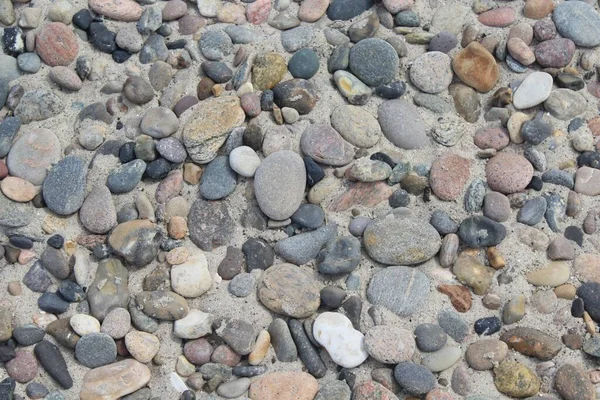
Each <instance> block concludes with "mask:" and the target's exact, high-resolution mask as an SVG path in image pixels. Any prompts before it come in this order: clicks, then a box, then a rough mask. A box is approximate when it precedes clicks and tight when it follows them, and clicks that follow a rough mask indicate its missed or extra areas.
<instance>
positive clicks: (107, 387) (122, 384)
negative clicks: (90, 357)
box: [79, 359, 150, 400]
mask: <svg viewBox="0 0 600 400" xmlns="http://www.w3.org/2000/svg"><path fill="white" fill-rule="evenodd" d="M149 381H150V369H149V368H148V367H146V366H145V365H143V364H141V363H139V362H137V361H135V360H132V359H127V360H123V361H119V362H116V363H114V364H110V365H105V366H103V367H99V368H95V369H92V370H90V371H88V373H87V374H85V376H84V377H83V385H82V386H81V392H80V393H79V398H80V399H81V400H117V399H119V398H121V397H123V396H126V395H128V394H130V393H133V392H135V391H136V390H138V389H141V388H143V387H144V386H146V384H147V383H148V382H149Z"/></svg>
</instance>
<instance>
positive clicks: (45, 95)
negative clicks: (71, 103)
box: [13, 89, 65, 147]
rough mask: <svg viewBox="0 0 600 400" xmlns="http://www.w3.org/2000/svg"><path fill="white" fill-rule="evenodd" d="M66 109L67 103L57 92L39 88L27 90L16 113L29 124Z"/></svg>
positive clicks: (23, 121)
mask: <svg viewBox="0 0 600 400" xmlns="http://www.w3.org/2000/svg"><path fill="white" fill-rule="evenodd" d="M64 109H65V104H64V103H63V101H62V100H61V98H60V97H59V96H57V95H56V93H54V92H50V91H45V90H41V89H39V90H30V91H27V92H25V94H23V97H21V101H19V104H18V105H17V107H16V108H15V110H14V114H15V116H16V117H19V118H20V119H21V122H22V123H23V124H28V123H30V122H33V121H44V120H46V119H49V118H52V117H55V116H57V115H58V114H60V113H62V112H63V111H64ZM13 147H14V146H13Z"/></svg>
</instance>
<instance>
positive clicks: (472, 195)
mask: <svg viewBox="0 0 600 400" xmlns="http://www.w3.org/2000/svg"><path fill="white" fill-rule="evenodd" d="M486 190H487V185H486V183H485V181H484V180H483V179H481V178H476V179H474V180H473V182H471V184H470V185H469V187H468V188H467V192H466V193H465V210H466V211H467V212H469V213H474V212H479V211H481V208H482V207H483V201H484V200H485V192H486Z"/></svg>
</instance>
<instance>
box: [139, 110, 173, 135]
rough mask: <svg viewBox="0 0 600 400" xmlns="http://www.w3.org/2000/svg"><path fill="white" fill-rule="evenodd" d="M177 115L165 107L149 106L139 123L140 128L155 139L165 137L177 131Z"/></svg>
mask: <svg viewBox="0 0 600 400" xmlns="http://www.w3.org/2000/svg"><path fill="white" fill-rule="evenodd" d="M178 128H179V120H178V119H177V115H175V113H174V112H173V111H171V110H170V109H168V108H166V107H156V108H151V109H149V110H148V111H146V114H144V116H143V117H142V122H141V123H140V130H141V131H142V132H144V133H145V134H146V135H149V136H152V137H153V138H155V139H162V138H166V137H167V136H171V135H172V134H173V133H175V132H177V129H178Z"/></svg>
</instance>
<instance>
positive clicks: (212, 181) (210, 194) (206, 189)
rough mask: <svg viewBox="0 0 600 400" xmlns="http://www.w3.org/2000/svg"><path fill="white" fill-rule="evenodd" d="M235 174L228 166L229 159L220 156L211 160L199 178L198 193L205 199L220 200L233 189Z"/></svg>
mask: <svg viewBox="0 0 600 400" xmlns="http://www.w3.org/2000/svg"><path fill="white" fill-rule="evenodd" d="M236 183H237V175H236V174H235V172H234V171H233V170H232V169H231V167H230V166H229V159H228V157H225V156H220V157H217V158H215V159H214V160H212V161H211V162H210V163H209V164H208V165H207V166H206V168H204V172H203V174H202V178H201V179H200V194H201V195H202V197H204V198H205V199H207V200H220V199H223V198H225V197H227V196H228V195H229V194H230V193H231V192H233V190H234V189H235V186H236Z"/></svg>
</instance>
